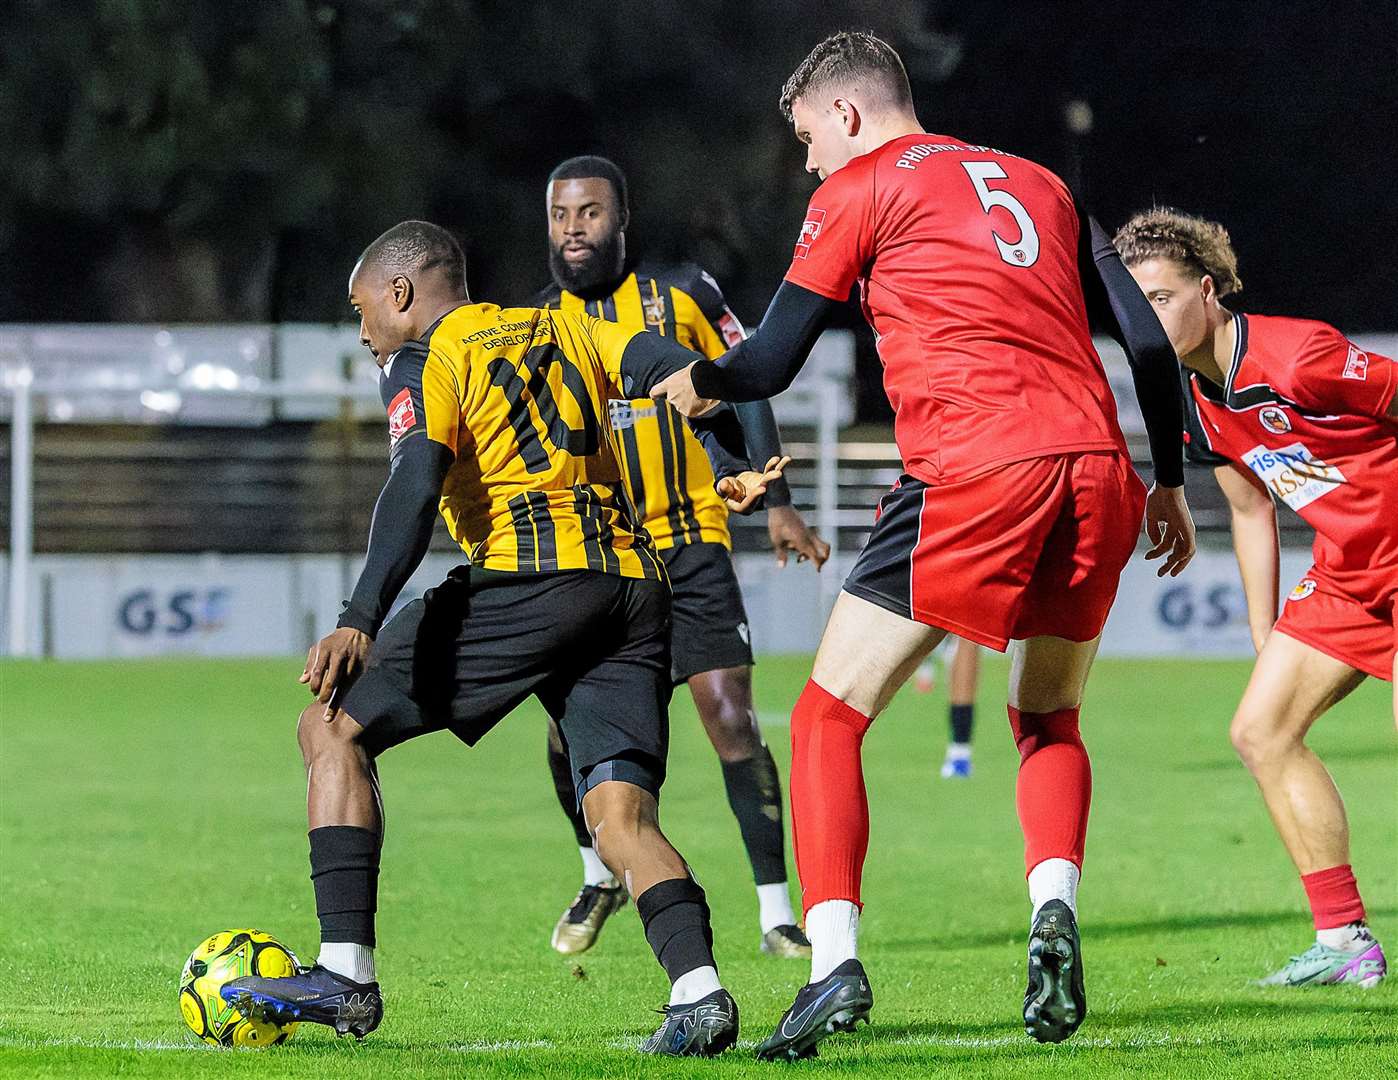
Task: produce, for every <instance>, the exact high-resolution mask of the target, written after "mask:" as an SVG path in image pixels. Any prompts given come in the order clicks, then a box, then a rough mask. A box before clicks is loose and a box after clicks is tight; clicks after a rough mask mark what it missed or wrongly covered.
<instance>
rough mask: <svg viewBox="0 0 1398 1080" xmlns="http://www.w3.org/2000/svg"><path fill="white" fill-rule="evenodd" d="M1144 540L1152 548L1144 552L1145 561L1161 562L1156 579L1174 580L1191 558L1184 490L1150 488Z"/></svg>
mask: <svg viewBox="0 0 1398 1080" xmlns="http://www.w3.org/2000/svg"><path fill="white" fill-rule="evenodd" d="M1146 537H1147V539H1149V540H1150V542H1151V544H1152V545H1154V546H1153V547H1151V549H1150V550H1149V551H1147V552H1146V558H1147V559H1159V558H1161V557H1162V556H1163V557H1164V559H1165V562H1164V563H1163V564H1162V565H1161V567H1160V569H1159V570H1157V571H1156V572H1155V576H1156V577H1164V576H1165V575H1166V574H1169V575H1170V576H1171V577H1178V576H1179V573H1180V571H1181V570H1183V569H1184V568H1185V567H1186V566H1188V565H1189V560H1190V559H1192V558H1194V550H1195V548H1194V518H1192V517H1191V516H1190V514H1189V503H1187V502H1186V501H1185V498H1184V487H1183V486H1181V487H1174V488H1168V487H1161V486H1160V485H1158V484H1152V485H1151V489H1150V494H1149V495H1147V496H1146Z"/></svg>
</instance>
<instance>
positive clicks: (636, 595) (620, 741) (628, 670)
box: [540, 575, 738, 1056]
mask: <svg viewBox="0 0 1398 1080" xmlns="http://www.w3.org/2000/svg"><path fill="white" fill-rule="evenodd" d="M598 576H599V577H600V576H602V575H598ZM612 584H614V585H615V587H616V588H617V589H618V590H620V595H619V597H618V600H617V601H616V602H614V603H612V604H611V605H609V606H608V609H607V616H608V617H607V619H606V621H605V622H603V621H602V620H599V621H598V623H597V625H596V627H595V628H594V631H593V633H592V634H591V635H589V638H588V639H587V641H586V644H585V645H584V643H583V642H579V643H578V649H579V654H578V655H579V658H578V661H577V662H576V663H575V664H574V666H573V667H572V668H571V669H570V670H566V671H564V672H561V673H560V674H559V676H558V677H557V678H556V679H555V680H553V683H552V684H551V686H550V687H549V688H548V690H547V692H544V693H541V695H540V696H541V698H543V699H544V701H545V703H546V704H547V705H548V706H549V708H550V711H552V712H554V713H555V714H556V715H559V716H560V717H561V721H560V726H561V728H562V731H563V735H564V738H565V741H566V743H567V746H568V751H569V754H570V755H571V758H572V761H573V767H574V770H575V774H576V786H577V790H578V792H579V794H580V796H581V800H582V808H583V813H584V815H585V816H586V819H587V823H588V828H589V830H590V831H591V833H592V838H593V843H594V845H595V847H596V849H597V853H598V855H599V856H600V857H601V858H602V860H603V861H604V862H605V863H606V864H607V867H608V868H609V869H610V870H611V872H612V874H613V875H614V876H615V877H616V878H617V879H618V880H619V881H621V882H622V883H623V884H624V885H625V887H626V889H627V891H628V892H630V894H631V896H632V897H633V898H634V900H635V902H636V911H637V913H638V914H639V915H640V917H641V923H642V925H643V927H644V928H645V933H646V940H647V941H648V942H649V943H650V945H651V948H652V950H653V951H654V953H655V956H656V959H657V960H658V961H659V962H660V965H661V966H662V967H663V968H664V969H665V973H666V975H667V976H668V977H669V979H670V984H671V987H670V1003H669V1005H668V1007H667V1015H666V1020H665V1022H664V1023H663V1024H662V1025H661V1026H660V1028H659V1029H658V1030H657V1031H656V1032H655V1034H654V1035H653V1036H652V1037H651V1038H650V1039H649V1040H647V1042H646V1043H645V1045H644V1046H643V1047H642V1049H643V1050H645V1051H647V1052H652V1053H661V1054H695V1055H703V1056H709V1055H713V1054H717V1053H720V1052H722V1051H723V1050H725V1049H727V1048H728V1047H729V1046H731V1045H732V1044H733V1042H734V1041H736V1039H737V1035H738V1010H737V1006H736V1004H735V1003H734V1002H733V999H732V997H731V996H730V995H729V994H728V992H727V991H726V990H724V989H723V987H722V985H721V984H720V983H719V978H718V966H717V964H716V963H715V962H714V957H713V931H712V929H711V926H710V922H709V908H708V904H707V902H706V900H705V897H704V890H703V889H702V888H700V886H699V884H698V882H697V881H695V880H694V878H693V877H692V876H691V875H690V873H689V867H688V864H687V863H686V862H685V860H684V858H683V857H682V856H681V855H680V854H679V852H677V851H676V850H675V848H674V846H673V845H672V844H671V843H670V842H669V840H667V839H666V837H665V835H664V833H663V832H661V829H660V821H659V810H658V797H659V793H660V786H661V784H662V783H663V782H664V778H665V760H666V756H667V753H668V744H669V724H668V717H667V707H668V704H669V699H670V688H671V687H670V634H669V629H670V627H669V590H668V588H667V587H666V586H665V584H664V583H662V582H658V581H624V580H621V579H612ZM583 649H587V650H590V652H587V653H584V652H583V651H582V650H583Z"/></svg>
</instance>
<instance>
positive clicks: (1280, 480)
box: [1243, 442, 1345, 510]
mask: <svg viewBox="0 0 1398 1080" xmlns="http://www.w3.org/2000/svg"><path fill="white" fill-rule="evenodd" d="M1243 462H1244V463H1245V464H1246V465H1247V466H1248V468H1250V469H1251V470H1252V471H1253V472H1255V473H1256V474H1257V475H1258V477H1259V478H1260V479H1261V481H1262V482H1263V483H1264V484H1266V485H1267V489H1268V490H1269V491H1271V493H1272V494H1273V495H1275V496H1276V497H1277V498H1278V499H1280V500H1281V501H1282V502H1284V503H1286V505H1287V506H1289V507H1291V509H1293V510H1300V509H1301V508H1302V507H1303V506H1309V505H1310V504H1311V503H1313V502H1315V501H1316V499H1319V498H1321V497H1322V496H1324V495H1328V494H1329V493H1330V492H1332V491H1334V490H1335V488H1336V487H1338V486H1339V485H1340V484H1343V483H1344V482H1345V476H1344V473H1342V472H1340V470H1339V469H1337V468H1336V467H1335V466H1334V465H1327V464H1326V463H1325V462H1323V461H1321V460H1320V458H1318V457H1316V456H1315V455H1314V454H1312V453H1311V452H1310V451H1309V450H1307V449H1306V447H1305V446H1304V445H1303V444H1302V443H1299V442H1297V443H1292V444H1291V445H1290V446H1283V447H1280V448H1279V449H1275V450H1274V449H1272V448H1271V447H1268V446H1254V447H1253V448H1252V449H1251V450H1249V451H1248V452H1247V453H1246V454H1244V455H1243Z"/></svg>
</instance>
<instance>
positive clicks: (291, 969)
mask: <svg viewBox="0 0 1398 1080" xmlns="http://www.w3.org/2000/svg"><path fill="white" fill-rule="evenodd" d="M296 969H297V962H296V957H295V956H294V955H293V954H292V952H291V950H290V949H288V948H287V947H286V946H285V945H283V944H282V943H281V942H280V941H278V940H277V939H276V938H274V937H273V936H272V935H271V934H268V933H265V932H264V931H262V930H224V931H223V932H221V933H218V934H215V935H214V936H213V937H211V938H209V939H208V940H207V941H205V942H204V943H203V944H202V945H200V946H199V948H197V949H195V950H194V951H193V952H192V953H190V954H189V959H188V960H186V961H185V963H184V971H182V972H180V1015H181V1016H183V1017H184V1022H185V1023H186V1024H188V1025H189V1030H190V1031H192V1032H194V1034H196V1035H198V1036H199V1038H201V1039H203V1040H204V1041H205V1042H206V1043H212V1044H213V1045H214V1046H276V1045H277V1044H278V1043H283V1042H286V1040H287V1039H289V1038H291V1036H292V1035H293V1034H294V1033H295V1031H296V1025H295V1024H267V1023H263V1022H262V1021H260V1020H249V1019H246V1018H244V1016H243V1014H242V1013H240V1012H239V1011H238V1010H237V1009H235V1008H234V1007H233V1006H232V1005H230V1004H228V1002H226V1001H224V1000H223V998H221V997H219V996H218V991H219V987H221V986H222V985H223V984H224V983H226V982H228V981H229V980H230V979H237V978H240V977H241V976H243V975H265V976H267V977H268V978H273V979H275V978H280V977H282V976H284V975H295V974H296Z"/></svg>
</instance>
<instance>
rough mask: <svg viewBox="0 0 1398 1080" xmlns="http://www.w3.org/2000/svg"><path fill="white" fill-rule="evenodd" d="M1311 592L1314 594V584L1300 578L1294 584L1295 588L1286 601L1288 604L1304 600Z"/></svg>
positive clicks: (1307, 579)
mask: <svg viewBox="0 0 1398 1080" xmlns="http://www.w3.org/2000/svg"><path fill="white" fill-rule="evenodd" d="M1313 592H1315V582H1314V581H1313V580H1312V579H1311V578H1302V579H1301V580H1300V581H1298V582H1297V583H1296V588H1294V589H1292V590H1291V594H1290V595H1289V596H1287V598H1286V599H1287V601H1288V602H1290V601H1292V600H1304V599H1306V597H1308V596H1310V595H1311V593H1313Z"/></svg>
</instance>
